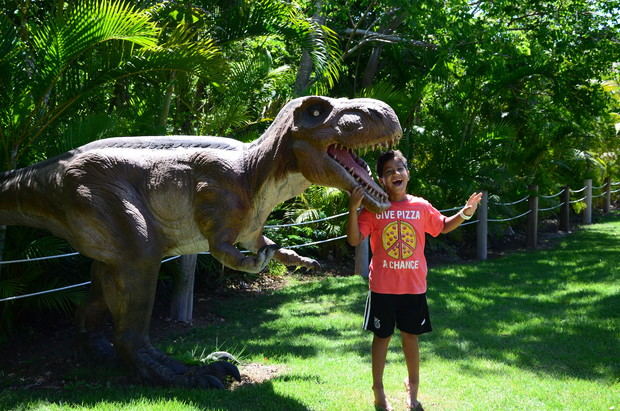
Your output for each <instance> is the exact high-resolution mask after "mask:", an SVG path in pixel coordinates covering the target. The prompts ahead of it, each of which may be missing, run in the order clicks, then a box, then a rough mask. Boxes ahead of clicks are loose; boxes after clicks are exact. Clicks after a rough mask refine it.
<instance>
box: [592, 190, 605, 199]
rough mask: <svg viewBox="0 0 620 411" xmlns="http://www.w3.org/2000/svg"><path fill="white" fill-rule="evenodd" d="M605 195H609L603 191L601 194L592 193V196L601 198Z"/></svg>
mask: <svg viewBox="0 0 620 411" xmlns="http://www.w3.org/2000/svg"><path fill="white" fill-rule="evenodd" d="M604 195H607V193H606V192H604V191H603V192H602V193H601V194H596V195H592V198H599V197H603V196H604Z"/></svg>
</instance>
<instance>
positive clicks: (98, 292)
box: [77, 261, 116, 361]
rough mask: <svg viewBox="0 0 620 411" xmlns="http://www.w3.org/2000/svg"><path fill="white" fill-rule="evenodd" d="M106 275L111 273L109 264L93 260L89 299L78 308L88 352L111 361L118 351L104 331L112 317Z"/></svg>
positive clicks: (81, 333) (82, 337) (82, 335)
mask: <svg viewBox="0 0 620 411" xmlns="http://www.w3.org/2000/svg"><path fill="white" fill-rule="evenodd" d="M106 275H109V273H108V271H107V266H106V265H105V264H103V263H101V262H99V261H93V263H92V266H91V280H92V284H91V286H90V291H89V295H88V299H87V300H86V302H85V303H84V304H82V306H80V307H79V308H78V310H77V322H78V327H79V331H80V337H81V340H82V342H83V345H84V346H85V347H86V349H87V350H88V354H89V355H92V356H93V357H94V358H95V359H98V360H103V361H110V360H114V359H115V358H116V352H115V351H114V346H113V345H112V343H111V342H110V340H109V339H108V337H106V335H105V332H104V329H105V323H106V321H108V320H109V318H110V311H109V310H108V306H107V304H106V302H105V299H104V297H103V290H102V283H101V281H102V278H104V277H105V276H106Z"/></svg>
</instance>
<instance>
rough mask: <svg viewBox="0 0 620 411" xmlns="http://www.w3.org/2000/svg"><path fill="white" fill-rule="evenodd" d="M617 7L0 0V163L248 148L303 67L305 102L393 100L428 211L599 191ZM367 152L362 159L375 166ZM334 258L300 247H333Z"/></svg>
mask: <svg viewBox="0 0 620 411" xmlns="http://www.w3.org/2000/svg"><path fill="white" fill-rule="evenodd" d="M619 10H620V2H618V0H611V1H609V0H607V1H600V0H596V1H589V0H571V1H567V2H549V1H546V2H544V1H543V2H541V1H531V0H527V1H522V2H514V1H494V2H469V1H464V0H448V1H441V2H440V1H437V0H424V1H415V2H412V1H407V0H354V1H349V0H347V1H343V0H329V1H322V2H316V1H310V0H295V1H280V0H259V1H250V0H234V1H225V0H216V1H206V0H194V1H192V0H183V1H175V2H171V1H165V2H164V1H141V2H127V1H112V0H98V1H94V0H84V1H76V2H67V1H64V2H63V1H60V2H57V1H47V0H46V1H36V2H32V1H27V2H23V1H17V0H8V1H5V2H3V3H2V5H0V78H1V79H2V81H1V82H0V101H2V104H0V161H1V163H2V166H1V168H2V169H8V168H15V167H18V166H24V165H27V164H31V163H34V162H37V161H40V160H43V159H45V158H49V157H51V156H53V155H56V154H59V153H62V152H64V151H67V150H69V149H71V148H74V147H77V146H79V145H82V144H85V143H87V142H89V141H92V140H95V139H99V138H104V137H112V136H119V135H159V134H202V135H206V134H213V135H225V136H232V137H234V138H237V139H239V140H243V141H251V140H253V139H255V138H257V137H258V136H260V135H261V134H262V132H263V131H264V130H265V129H266V127H267V126H268V125H269V123H270V122H271V120H272V119H273V118H274V117H275V115H276V113H277V112H278V110H279V109H280V108H281V107H282V106H283V105H284V104H285V103H286V102H287V101H288V100H290V99H291V98H292V97H293V96H295V95H296V94H297V93H298V92H299V90H296V80H298V77H299V76H300V74H303V73H301V72H302V66H303V64H304V62H307V60H308V59H309V60H310V61H311V67H310V72H309V82H308V84H307V86H306V90H305V91H303V93H317V94H328V95H332V96H351V97H353V96H356V97H372V98H378V99H381V100H384V101H386V102H388V103H389V104H390V105H391V106H392V107H394V109H395V110H396V112H397V114H398V117H399V119H400V121H401V125H402V127H403V130H404V137H403V139H402V140H401V143H400V147H399V148H400V149H401V150H402V151H403V152H404V153H405V155H406V156H407V157H408V158H409V162H410V166H411V175H412V180H411V182H410V187H409V189H410V192H412V193H415V194H416V195H421V196H423V197H426V198H428V199H429V200H430V201H431V202H432V203H433V204H434V205H436V206H437V207H438V208H448V207H453V206H455V205H458V204H462V202H463V201H464V199H465V198H467V196H468V195H469V194H470V193H471V192H472V191H475V190H480V189H485V190H488V191H489V192H490V193H492V194H493V195H494V196H495V197H494V198H497V200H498V201H512V200H515V199H517V198H521V197H522V196H523V195H524V194H526V187H527V185H528V184H537V185H539V189H540V192H541V193H554V192H556V191H557V190H558V187H559V186H563V185H567V184H568V185H570V186H571V187H573V188H577V187H581V186H582V184H583V180H584V179H585V178H592V179H593V180H594V184H595V185H601V184H602V183H603V181H604V179H605V178H607V177H611V178H612V179H613V180H617V179H618V176H620V161H619V159H618V157H619V153H620V139H618V130H619V129H620V126H619V124H620V114H619V113H620V97H619V96H620V93H619V92H618V84H619V82H620V77H619V71H618V61H620V48H618V47H617V42H618V38H620V15H619V12H618V11H619ZM376 155H377V154H376V153H370V154H368V155H366V156H365V157H366V160H367V161H368V163H369V164H371V167H372V168H373V169H374V167H373V165H374V161H375V158H376ZM346 201H347V196H346V194H344V193H340V192H338V191H336V190H333V189H325V188H314V187H313V188H311V189H310V190H308V191H307V192H306V193H304V195H303V196H300V197H299V198H297V199H294V200H291V201H289V202H287V203H285V204H283V205H281V206H279V207H277V208H276V209H275V210H274V212H273V213H272V215H271V217H270V220H269V222H268V223H269V224H281V223H292V222H306V221H310V220H315V219H320V218H324V217H327V216H330V215H334V214H338V213H341V212H343V211H345V210H346ZM575 207H577V208H578V207H580V206H579V205H575ZM500 211H501V210H500ZM512 211H513V210H504V212H505V213H506V214H510V213H511V212H512ZM490 217H499V216H495V215H493V216H490ZM343 226H344V217H343V218H341V219H333V220H327V221H324V222H321V223H313V224H308V225H304V226H299V227H292V228H283V229H278V230H267V235H268V236H270V237H272V238H273V239H274V241H276V242H277V243H279V244H281V245H300V244H305V243H307V242H309V241H317V240H324V239H328V238H333V237H336V236H338V235H342V234H343V233H344V231H343ZM38 238H39V235H38V234H31V237H27V236H24V237H21V236H19V235H18V234H16V232H15V231H14V230H11V231H9V236H8V237H7V243H8V244H15V247H14V249H15V250H16V252H15V258H22V257H23V256H24V253H25V250H26V249H27V247H29V245H30V244H31V243H32V242H33V241H34V240H36V239H38ZM48 246H50V247H51V248H53V247H52V246H51V245H48ZM343 247H344V246H343ZM437 247H439V248H441V246H440V245H438V246H437ZM332 248H333V243H327V244H326V245H325V246H323V245H319V246H312V247H305V248H303V249H302V250H303V253H308V252H309V253H310V254H315V255H319V256H323V255H325V254H326V253H328V252H345V251H346V249H344V248H343V249H339V250H338V249H337V250H333V251H332V250H331V249H332ZM50 251H51V249H50ZM11 252H12V251H7V253H8V254H6V255H5V256H4V258H8V257H7V256H8V255H9V254H10V253H11ZM209 259H210V257H208V256H204V257H203V256H201V258H200V264H201V265H202V266H203V270H205V271H208V272H210V273H214V274H213V278H212V280H213V281H214V282H215V283H225V281H226V280H225V276H224V275H223V273H222V270H221V266H219V265H218V264H219V263H216V262H214V261H213V260H212V259H211V260H209ZM61 264H62V263H61ZM45 267H46V268H45V269H48V268H47V267H48V266H47V265H46V266H45ZM12 270H16V269H15V268H8V267H6V268H3V270H2V276H1V277H0V294H2V295H7V296H8V295H14V294H15V293H18V292H25V291H26V290H39V289H45V288H46V287H47V286H48V284H46V283H45V282H46V281H48V280H47V279H48V278H50V277H51V276H48V275H45V276H44V275H43V274H42V271H41V270H43V269H42V268H41V267H40V266H36V268H35V267H33V268H28V269H25V270H26V271H28V270H35V271H36V270H38V271H39V274H37V275H34V274H32V275H26V276H24V278H31V279H32V284H30V285H28V284H25V283H21V282H16V278H17V277H18V273H17V272H15V271H12ZM273 270H274V271H281V268H279V267H277V268H273ZM3 318H5V317H3Z"/></svg>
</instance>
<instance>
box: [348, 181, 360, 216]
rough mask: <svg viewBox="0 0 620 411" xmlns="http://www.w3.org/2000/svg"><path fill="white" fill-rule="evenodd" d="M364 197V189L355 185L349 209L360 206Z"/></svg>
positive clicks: (355, 208)
mask: <svg viewBox="0 0 620 411" xmlns="http://www.w3.org/2000/svg"><path fill="white" fill-rule="evenodd" d="M363 198H364V189H363V188H362V187H361V186H357V187H355V188H354V189H353V191H351V197H349V211H351V210H357V209H358V208H360V206H361V205H362V199H363Z"/></svg>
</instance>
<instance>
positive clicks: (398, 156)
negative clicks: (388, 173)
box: [377, 150, 409, 177]
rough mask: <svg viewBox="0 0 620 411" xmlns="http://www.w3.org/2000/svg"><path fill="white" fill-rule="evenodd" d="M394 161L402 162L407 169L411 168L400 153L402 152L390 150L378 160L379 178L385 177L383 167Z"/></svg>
mask: <svg viewBox="0 0 620 411" xmlns="http://www.w3.org/2000/svg"><path fill="white" fill-rule="evenodd" d="M394 159H399V160H401V161H402V162H403V164H404V165H405V167H407V168H409V166H408V165H407V159H406V158H405V156H404V155H403V153H401V152H400V150H388V151H386V152H385V153H383V154H381V155H380V156H379V158H378V159H377V175H378V176H379V177H383V167H384V166H385V163H387V162H388V161H390V160H394Z"/></svg>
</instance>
